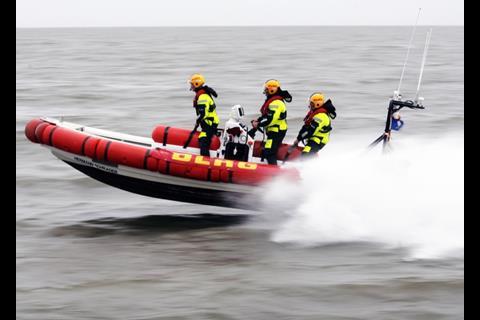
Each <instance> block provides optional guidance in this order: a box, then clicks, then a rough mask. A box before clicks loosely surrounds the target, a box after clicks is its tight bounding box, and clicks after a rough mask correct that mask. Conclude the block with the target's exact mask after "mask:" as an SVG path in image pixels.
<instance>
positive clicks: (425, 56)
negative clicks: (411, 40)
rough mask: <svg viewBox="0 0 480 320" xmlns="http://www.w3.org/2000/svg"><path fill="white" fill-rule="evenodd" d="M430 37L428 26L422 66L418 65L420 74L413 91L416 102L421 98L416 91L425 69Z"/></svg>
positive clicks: (418, 88) (430, 32)
mask: <svg viewBox="0 0 480 320" xmlns="http://www.w3.org/2000/svg"><path fill="white" fill-rule="evenodd" d="M431 37H432V28H430V30H429V31H428V32H427V38H426V39H425V48H424V49H423V57H422V66H421V67H420V75H419V76H418V84H417V92H416V93H415V102H418V100H419V99H420V100H423V99H422V98H419V97H418V93H419V92H420V85H421V84H422V76H423V70H424V69H425V61H426V60H427V53H428V47H429V45H430V38H431Z"/></svg>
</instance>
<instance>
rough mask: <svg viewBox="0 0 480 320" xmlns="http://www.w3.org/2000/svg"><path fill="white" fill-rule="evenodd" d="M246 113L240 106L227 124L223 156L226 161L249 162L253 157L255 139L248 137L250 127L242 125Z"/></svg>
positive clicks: (231, 112) (233, 108)
mask: <svg viewBox="0 0 480 320" xmlns="http://www.w3.org/2000/svg"><path fill="white" fill-rule="evenodd" d="M244 115H245V111H244V110H243V107H242V106H241V105H239V104H237V105H234V106H233V107H232V109H231V111H230V119H228V121H227V122H226V123H225V129H224V133H223V141H222V151H221V155H222V156H223V157H224V158H225V159H229V160H239V161H249V160H250V159H251V157H252V151H253V148H252V145H253V142H254V141H253V139H252V138H251V137H249V136H248V134H247V132H248V127H247V126H246V125H245V124H244V123H242V120H243V117H244Z"/></svg>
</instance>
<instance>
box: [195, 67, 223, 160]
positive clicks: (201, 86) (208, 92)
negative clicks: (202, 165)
mask: <svg viewBox="0 0 480 320" xmlns="http://www.w3.org/2000/svg"><path fill="white" fill-rule="evenodd" d="M189 82H190V90H192V91H194V92H195V98H194V99H193V107H194V108H195V112H196V113H197V122H196V127H197V126H198V125H200V127H201V128H202V132H200V135H199V136H198V143H199V144H200V154H201V155H202V156H207V157H209V156H210V143H211V141H212V137H213V136H214V135H215V133H216V131H217V127H218V123H219V122H220V119H219V118H218V115H217V111H216V105H215V101H214V100H213V97H215V98H216V97H217V96H218V95H217V93H216V92H215V90H213V89H212V88H210V87H209V86H206V85H205V78H204V77H203V76H202V75H201V74H198V73H196V74H194V75H192V76H191V77H190V81H189ZM196 127H195V128H196Z"/></svg>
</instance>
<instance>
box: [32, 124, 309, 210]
mask: <svg viewBox="0 0 480 320" xmlns="http://www.w3.org/2000/svg"><path fill="white" fill-rule="evenodd" d="M233 127H234V126H233ZM231 129H232V126H230V127H228V128H227V127H226V128H225V129H219V130H218V133H217V135H216V136H214V137H213V138H212V143H211V145H210V157H205V156H201V155H200V148H199V144H198V134H199V133H200V132H197V131H195V132H193V131H190V130H187V129H181V128H175V127H168V126H157V127H156V128H155V129H154V130H153V133H152V137H151V138H147V137H140V136H134V135H128V134H123V133H118V132H113V131H108V130H103V129H97V128H92V127H87V126H83V125H79V124H75V123H71V122H66V121H63V120H59V119H54V118H41V119H33V120H31V121H30V122H28V123H27V125H26V127H25V135H26V136H27V138H28V139H29V140H30V141H32V142H34V143H39V144H42V145H43V146H45V147H47V148H48V149H50V150H51V152H52V153H53V155H55V156H56V157H57V158H59V159H60V160H63V161H65V162H66V163H67V164H69V165H70V166H72V167H74V168H75V169H77V170H79V171H81V172H83V173H84V174H86V175H88V176H90V177H92V178H94V179H96V180H99V181H101V182H104V183H106V184H108V185H111V186H114V187H117V188H120V189H123V190H126V191H130V192H134V193H137V194H141V195H145V196H150V197H156V198H162V199H168V200H175V201H182V202H190V203H198V204H205V205H215V206H226V207H236V208H245V209H252V203H253V202H252V201H249V200H246V199H248V198H249V197H248V196H249V195H250V194H252V193H254V192H255V191H258V188H259V187H260V186H261V185H262V184H263V183H265V182H267V181H269V180H270V179H272V178H273V177H278V176H280V175H286V177H287V178H288V179H298V178H299V175H298V172H297V171H296V169H294V168H293V167H289V166H288V165H284V166H273V165H268V164H266V163H264V161H263V159H262V158H261V147H262V146H261V143H262V142H261V141H254V140H253V139H251V137H250V136H248V135H246V134H245V133H246V130H241V131H242V133H244V134H237V135H232V134H231V133H229V132H232V130H231ZM190 136H191V137H190ZM189 138H190V139H189ZM241 140H243V142H242V141H241ZM187 141H188V142H189V143H188V146H185V143H186V142H187ZM240 146H243V147H244V148H238V147H240ZM288 147H289V146H288V145H286V144H284V145H282V146H281V147H280V148H279V151H278V159H279V160H280V163H282V160H284V159H285V158H286V155H287V153H288V151H287V150H288ZM236 149H238V150H243V152H242V154H239V152H237V151H236ZM290 151H291V150H290ZM300 153H301V148H297V149H295V150H293V152H291V153H290V155H289V156H288V160H292V159H295V158H297V157H298V156H299V155H300ZM238 159H241V160H238ZM243 160H245V161H243Z"/></svg>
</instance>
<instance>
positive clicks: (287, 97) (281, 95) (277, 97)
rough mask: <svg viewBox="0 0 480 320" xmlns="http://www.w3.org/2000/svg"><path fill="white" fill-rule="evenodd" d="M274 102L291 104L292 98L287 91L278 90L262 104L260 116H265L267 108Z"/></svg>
mask: <svg viewBox="0 0 480 320" xmlns="http://www.w3.org/2000/svg"><path fill="white" fill-rule="evenodd" d="M275 100H283V101H285V102H291V101H292V96H291V95H290V93H289V92H288V91H283V90H281V89H279V91H278V94H276V95H273V96H271V97H270V98H268V99H267V100H265V102H264V103H263V105H262V107H261V108H260V113H261V114H262V116H266V115H267V113H268V106H269V105H270V103H272V102H273V101H275Z"/></svg>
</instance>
